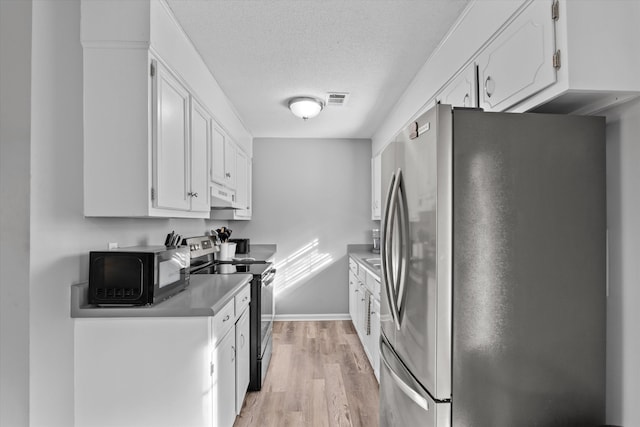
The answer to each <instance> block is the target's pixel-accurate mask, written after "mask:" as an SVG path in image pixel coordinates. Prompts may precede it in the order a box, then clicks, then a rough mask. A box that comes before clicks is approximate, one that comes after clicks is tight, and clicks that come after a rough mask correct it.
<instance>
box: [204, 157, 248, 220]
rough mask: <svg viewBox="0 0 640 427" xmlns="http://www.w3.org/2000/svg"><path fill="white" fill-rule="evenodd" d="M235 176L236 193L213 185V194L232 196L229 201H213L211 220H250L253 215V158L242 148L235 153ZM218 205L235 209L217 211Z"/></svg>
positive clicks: (219, 198)
mask: <svg viewBox="0 0 640 427" xmlns="http://www.w3.org/2000/svg"><path fill="white" fill-rule="evenodd" d="M235 154H236V157H235V165H236V170H235V173H234V174H235V176H236V189H235V191H232V190H228V189H227V188H225V187H222V186H219V185H218V184H212V194H220V193H222V194H230V196H231V199H230V200H229V201H227V200H224V199H222V196H219V197H218V199H212V201H211V205H212V206H213V207H214V209H212V210H211V219H220V220H250V219H251V214H252V208H251V204H252V200H251V192H252V183H251V173H252V169H253V168H252V165H251V157H249V155H247V154H246V153H245V152H244V151H242V150H241V149H240V148H237V149H236V151H235ZM216 205H219V206H223V207H229V206H230V207H233V209H215V207H216Z"/></svg>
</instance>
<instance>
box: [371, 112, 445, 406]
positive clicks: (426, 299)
mask: <svg viewBox="0 0 640 427" xmlns="http://www.w3.org/2000/svg"><path fill="white" fill-rule="evenodd" d="M451 137H452V136H451V107H450V106H446V105H439V106H437V107H435V108H434V109H431V110H429V111H428V112H427V113H425V114H424V115H423V116H421V117H420V118H418V120H417V124H414V125H413V126H411V127H410V128H409V129H408V130H407V131H405V132H404V133H403V134H402V135H401V136H400V137H399V138H398V140H397V142H396V144H395V146H394V147H393V148H390V149H389V150H388V151H384V152H383V155H382V156H383V157H382V161H383V170H388V169H389V166H386V167H385V165H387V163H389V157H392V156H393V158H394V160H395V173H394V174H393V175H392V177H393V178H394V179H392V180H391V184H394V181H395V183H396V185H390V186H389V188H390V191H391V192H392V193H393V190H394V188H396V187H399V188H400V190H398V191H396V192H395V194H397V196H396V197H394V196H390V197H389V200H390V202H389V206H388V207H386V208H385V211H384V215H383V229H384V230H385V233H384V235H385V239H384V241H383V242H382V248H383V249H386V251H385V250H383V254H382V259H383V263H384V262H386V263H387V264H388V265H386V266H384V267H386V268H384V269H385V270H386V271H387V272H388V273H387V274H383V284H382V285H383V289H385V290H387V292H383V296H382V303H381V313H382V315H381V328H382V331H383V333H384V335H385V336H386V337H387V339H389V342H390V345H391V346H392V347H393V349H394V351H395V352H396V353H397V355H398V357H399V358H400V359H401V360H402V362H403V363H404V365H406V367H407V368H408V369H409V370H410V371H411V373H412V375H413V376H414V377H415V378H416V379H417V380H418V381H419V382H420V384H422V386H423V387H424V388H425V389H427V390H428V391H429V393H430V394H431V395H432V396H433V397H434V398H435V399H436V400H438V401H443V400H448V399H451V199H452V196H451V191H452V190H451V188H452V181H451V175H452V166H451V164H452V162H451V152H452V148H451V143H452V141H451ZM398 180H399V181H400V183H401V184H402V185H400V186H398V185H397V182H398ZM394 203H395V205H394ZM405 267H406V270H405ZM396 279H399V280H396ZM394 298H395V299H396V301H393V299H394ZM394 308H397V312H396V314H395V315H394ZM396 318H397V319H396ZM396 320H397V321H396Z"/></svg>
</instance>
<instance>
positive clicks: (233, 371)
mask: <svg viewBox="0 0 640 427" xmlns="http://www.w3.org/2000/svg"><path fill="white" fill-rule="evenodd" d="M249 298H250V287H249V285H248V284H247V285H246V287H245V288H244V289H243V290H242V291H240V292H239V293H238V294H237V295H236V296H235V297H234V298H231V300H230V301H229V302H228V303H227V304H226V305H225V306H224V307H223V308H222V309H220V310H219V311H218V312H217V314H216V315H215V316H213V317H206V316H202V317H143V318H95V319H92V318H78V319H75V320H74V342H75V346H74V386H75V402H74V411H75V414H74V416H75V425H77V426H82V427H117V426H122V427H130V426H136V427H175V426H184V427H232V426H233V423H234V421H235V418H236V415H237V414H238V413H239V411H240V408H241V407H242V403H243V400H244V397H245V393H246V390H247V387H248V384H249Z"/></svg>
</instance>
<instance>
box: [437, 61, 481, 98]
mask: <svg viewBox="0 0 640 427" xmlns="http://www.w3.org/2000/svg"><path fill="white" fill-rule="evenodd" d="M477 87H478V84H477V77H476V65H475V64H470V65H469V66H467V68H465V69H464V70H463V71H462V73H461V74H459V75H458V76H457V77H456V78H455V79H453V80H452V81H451V82H450V83H449V84H448V85H447V86H445V87H444V89H442V92H441V95H440V96H438V97H437V99H438V102H440V103H441V104H449V105H452V106H454V107H477V106H478V96H477V93H478V90H477Z"/></svg>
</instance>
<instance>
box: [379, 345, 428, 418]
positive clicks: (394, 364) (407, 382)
mask: <svg viewBox="0 0 640 427" xmlns="http://www.w3.org/2000/svg"><path fill="white" fill-rule="evenodd" d="M391 351H392V350H391V349H389V345H388V344H387V343H386V341H385V340H384V338H382V337H381V338H380V360H382V362H383V363H384V365H385V366H386V367H387V369H388V370H389V373H390V374H391V378H393V380H394V382H395V383H396V385H397V386H398V388H399V389H400V390H402V392H403V393H404V394H406V395H407V397H408V398H409V399H411V400H412V401H413V402H414V403H415V404H416V405H418V406H419V407H421V408H422V409H424V410H425V411H428V410H429V402H428V401H427V399H426V397H424V396H423V395H422V394H426V393H425V392H423V393H420V391H419V390H416V388H417V387H420V386H419V384H417V383H416V381H415V380H414V379H413V378H412V377H411V374H410V373H409V371H407V369H406V368H405V367H404V366H403V365H402V362H400V361H399V360H397V357H396V356H395V355H394V354H393V353H391ZM390 360H391V361H390Z"/></svg>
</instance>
